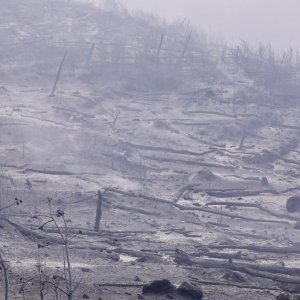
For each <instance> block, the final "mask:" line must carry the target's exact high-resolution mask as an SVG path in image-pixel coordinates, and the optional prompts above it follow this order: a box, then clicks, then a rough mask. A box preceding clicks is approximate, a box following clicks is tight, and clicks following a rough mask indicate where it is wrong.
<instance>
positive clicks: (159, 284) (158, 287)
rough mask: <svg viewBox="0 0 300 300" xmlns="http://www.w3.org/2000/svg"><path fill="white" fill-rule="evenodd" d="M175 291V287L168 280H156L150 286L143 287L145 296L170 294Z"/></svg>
mask: <svg viewBox="0 0 300 300" xmlns="http://www.w3.org/2000/svg"><path fill="white" fill-rule="evenodd" d="M174 291H175V287H174V286H173V285H172V283H171V282H170V281H169V280H167V279H162V280H154V281H153V282H151V283H150V284H148V285H145V286H144V287H143V290H142V293H143V294H168V293H173V292H174Z"/></svg>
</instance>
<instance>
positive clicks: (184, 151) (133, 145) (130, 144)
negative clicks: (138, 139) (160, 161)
mask: <svg viewBox="0 0 300 300" xmlns="http://www.w3.org/2000/svg"><path fill="white" fill-rule="evenodd" d="M122 144H124V145H125V146H128V147H131V148H135V149H140V150H149V151H159V152H169V153H174V154H184V155H192V156H201V155H203V153H200V152H193V151H188V150H176V149H173V148H166V147H156V146H145V145H138V144H133V143H129V142H123V143H122ZM205 153H206V152H205Z"/></svg>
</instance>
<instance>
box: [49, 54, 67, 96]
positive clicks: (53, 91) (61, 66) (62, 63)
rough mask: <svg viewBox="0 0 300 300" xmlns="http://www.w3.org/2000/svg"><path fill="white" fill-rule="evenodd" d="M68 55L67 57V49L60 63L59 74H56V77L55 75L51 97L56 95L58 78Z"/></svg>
mask: <svg viewBox="0 0 300 300" xmlns="http://www.w3.org/2000/svg"><path fill="white" fill-rule="evenodd" d="M66 57H67V51H65V54H64V56H63V59H62V61H61V63H60V65H59V68H58V71H57V74H56V77H55V81H54V85H53V88H52V92H51V95H50V97H54V96H55V90H56V86H57V83H58V80H59V78H60V75H61V71H62V68H63V66H64V63H65V60H66Z"/></svg>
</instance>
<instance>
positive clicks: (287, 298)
mask: <svg viewBox="0 0 300 300" xmlns="http://www.w3.org/2000/svg"><path fill="white" fill-rule="evenodd" d="M290 299H291V298H290V296H289V295H288V294H280V295H278V296H277V297H276V300H290Z"/></svg>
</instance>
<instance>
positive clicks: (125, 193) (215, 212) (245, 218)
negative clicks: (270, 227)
mask: <svg viewBox="0 0 300 300" xmlns="http://www.w3.org/2000/svg"><path fill="white" fill-rule="evenodd" d="M105 192H113V193H117V194H121V195H126V196H129V197H134V198H143V199H146V200H151V201H154V202H159V203H163V204H167V205H170V206H173V207H175V208H178V209H180V210H183V211H202V212H207V213H211V214H215V215H219V216H220V215H221V216H223V217H229V218H232V219H241V220H244V221H249V222H261V223H275V224H288V225H289V224H290V223H289V222H288V221H280V220H270V219H268V220H264V219H257V218H248V217H243V216H239V215H234V214H231V213H226V212H220V211H217V210H213V209H209V208H205V207H189V206H184V205H181V204H178V203H175V202H171V201H168V200H164V199H160V198H156V197H151V196H146V195H143V194H135V193H133V192H126V191H121V190H119V189H115V188H106V189H105Z"/></svg>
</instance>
